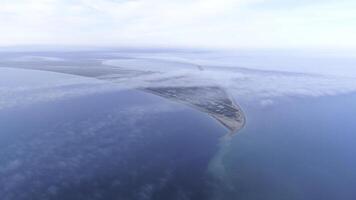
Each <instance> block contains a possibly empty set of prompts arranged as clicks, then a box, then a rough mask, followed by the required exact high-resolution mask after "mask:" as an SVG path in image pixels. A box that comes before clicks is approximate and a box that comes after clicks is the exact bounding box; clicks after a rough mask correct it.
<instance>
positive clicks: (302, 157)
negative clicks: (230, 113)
mask: <svg viewBox="0 0 356 200" xmlns="http://www.w3.org/2000/svg"><path fill="white" fill-rule="evenodd" d="M243 108H244V109H245V113H246V114H247V122H248V123H247V125H246V127H245V128H244V129H243V130H242V131H241V132H240V133H239V134H238V135H236V136H235V137H234V138H233V139H232V141H231V144H230V145H227V147H226V148H227V149H225V152H226V153H225V154H224V157H223V163H224V166H225V171H226V173H227V174H228V176H226V179H225V183H228V184H227V185H221V186H222V187H220V188H219V189H218V192H217V195H218V197H219V199H350V200H351V199H355V198H356V190H355V188H356V171H355V169H356V158H355V155H356V145H355V141H356V121H355V120H356V118H355V116H356V95H355V94H354V95H343V96H337V97H319V98H284V99H279V100H277V101H276V102H275V103H274V104H273V105H272V106H269V107H261V106H256V104H254V103H251V102H247V103H243Z"/></svg>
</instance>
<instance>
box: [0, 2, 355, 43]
mask: <svg viewBox="0 0 356 200" xmlns="http://www.w3.org/2000/svg"><path fill="white" fill-rule="evenodd" d="M355 10H356V1H354V0H169V1H167V0H36V1H33V0H0V46H16V45H89V46H154V47H159V46H165V47H204V48H205V47H217V48H354V47H356V12H355Z"/></svg>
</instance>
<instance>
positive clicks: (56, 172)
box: [0, 90, 226, 200]
mask: <svg viewBox="0 0 356 200" xmlns="http://www.w3.org/2000/svg"><path fill="white" fill-rule="evenodd" d="M0 127H1V132H0V185H1V187H0V196H1V199H2V200H29V199H38V200H40V199H66V200H77V199H139V200H141V199H206V198H208V196H209V195H210V190H209V188H210V187H209V183H210V182H211V181H212V179H210V178H209V174H208V173H207V170H206V168H207V166H208V164H209V162H210V159H211V158H212V157H213V156H214V154H215V153H216V151H217V143H218V141H219V138H220V137H222V136H223V135H224V134H226V130H225V129H224V128H223V127H222V126H221V125H219V124H218V123H217V122H215V121H214V120H213V119H211V118H210V117H208V116H207V115H204V114H202V113H200V112H197V111H195V110H194V109H191V108H189V107H186V106H184V105H181V104H178V103H174V102H171V101H168V100H165V99H163V98H161V97H157V96H154V95H151V94H147V93H144V92H142V91H137V90H135V91H133V90H121V91H116V92H106V93H101V94H90V95H84V96H80V97H72V98H66V99H61V100H56V101H51V102H39V103H33V104H31V105H27V106H18V107H13V108H6V109H2V110H0Z"/></svg>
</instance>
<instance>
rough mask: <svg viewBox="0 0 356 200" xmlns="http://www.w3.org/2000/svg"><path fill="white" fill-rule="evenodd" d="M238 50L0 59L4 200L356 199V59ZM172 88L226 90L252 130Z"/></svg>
mask: <svg viewBox="0 0 356 200" xmlns="http://www.w3.org/2000/svg"><path fill="white" fill-rule="evenodd" d="M279 53H280V52H279ZM239 55H240V56H237V57H236V54H226V53H225V54H215V53H206V52H205V53H204V52H198V53H194V52H193V53H189V52H188V53H187V52H186V53H184V54H182V53H179V52H178V53H177V52H173V53H172V52H171V53H162V52H161V53H159V52H154V53H152V52H150V53H147V52H146V53H137V52H129V53H115V52H79V53H73V52H66V53H57V52H49V53H48V52H46V53H43V52H42V53H41V52H37V53H21V52H20V53H7V54H6V53H4V54H1V55H0V58H1V60H0V199H1V200H33V199H36V200H42V199H43V200H44V199H46V200H62V199H66V200H82V199H83V200H84V199H85V200H111V199H122V200H125V199H130V200H146V199H147V200H149V199H154V200H161V199H162V200H167V199H172V200H188V199H191V200H201V199H204V200H205V199H212V200H232V199H241V200H276V199H288V200H289V199H291V200H304V199H308V200H320V199H323V200H324V199H325V200H329V199H330V200H334V199H343V200H354V199H356V190H355V188H356V171H355V169H356V159H355V155H356V145H355V141H356V131H355V130H356V122H355V120H356V117H355V116H356V93H355V92H356V84H355V83H356V82H355V76H356V75H355V74H354V73H353V72H354V68H353V63H354V60H355V59H346V60H345V63H342V62H340V59H341V58H338V59H334V60H333V58H329V59H331V60H333V62H328V63H329V64H330V65H329V66H327V67H326V68H322V67H321V66H322V65H327V63H326V61H325V60H324V61H323V60H321V59H320V58H319V57H318V56H319V55H318V56H314V57H313V58H312V59H311V60H309V59H306V58H305V56H307V54H303V55H302V56H300V57H298V59H299V58H300V59H302V60H299V61H298V62H296V63H294V64H295V65H289V64H291V63H293V62H292V61H293V60H291V58H290V56H289V55H288V56H286V55H284V54H282V57H283V59H280V60H279V59H278V58H280V56H276V55H275V56H272V57H271V56H270V55H269V54H262V55H263V56H260V58H262V61H263V62H264V61H266V62H267V63H263V62H262V61H261V60H260V61H259V59H256V58H258V56H257V57H256V56H255V55H252V54H251V53H246V54H239ZM285 56H286V57H285ZM159 58H165V59H162V60H160V59H159ZM240 59H242V60H240ZM271 59H272V60H273V62H271ZM294 59H296V58H294ZM298 59H296V60H298ZM239 60H240V63H238V62H239ZM341 60H342V59H341ZM187 61H189V62H188V63H187ZM252 61H254V62H252ZM312 61H313V62H312ZM235 62H237V64H240V65H239V66H233V64H234V63H235ZM340 63H341V64H345V66H344V68H342V69H344V71H343V70H341V71H339V73H335V74H334V73H333V70H334V71H338V70H337V69H336V68H334V65H335V66H336V65H337V64H340ZM310 64H313V65H314V64H315V65H316V66H319V65H320V69H321V70H320V71H323V72H322V73H320V74H316V73H317V72H319V71H318V67H314V68H309V67H308V65H310ZM219 65H226V66H219ZM284 65H288V67H286V68H283V67H281V66H284ZM197 66H198V67H197ZM264 66H266V67H264ZM298 66H303V67H302V68H299V67H298ZM278 67H280V68H283V70H275V68H278ZM280 68H278V69H280ZM329 68H333V70H328V69H329ZM349 68H350V69H352V70H351V71H350V73H347V72H346V71H345V70H346V69H349ZM83 69H84V70H83ZM103 69H104V70H103ZM147 69H151V71H149V70H147ZM304 69H308V70H304ZM197 70H198V71H197ZM274 70H275V71H274ZM58 72H61V73H58ZM103 72H105V73H103ZM113 72H115V73H114V74H112V73H113ZM63 73H65V74H63ZM336 74H337V75H336ZM78 75H79V76H78ZM112 75H115V76H112ZM167 85H168V86H170V87H172V86H175V87H178V88H179V91H183V90H184V87H185V86H187V87H190V88H206V87H211V86H214V88H218V91H220V92H218V93H217V94H228V95H226V96H229V97H230V96H231V97H232V98H233V99H234V100H235V103H236V104H238V105H239V106H240V107H241V109H242V110H243V114H244V117H245V119H246V123H245V124H244V127H243V128H242V129H241V130H239V131H238V132H234V133H231V131H229V130H227V129H226V127H224V126H223V125H222V123H219V122H218V120H216V118H215V119H214V118H213V117H212V115H211V113H209V112H207V111H206V110H205V111H204V109H199V108H197V107H194V106H191V105H189V103H184V102H183V103H182V101H181V102H179V101H176V100H174V99H175V98H173V97H174V96H171V97H172V98H167V97H165V96H164V95H161V96H157V95H155V94H153V93H150V92H148V91H149V90H147V88H162V87H165V86H167ZM145 88H146V90H145ZM197 91H199V90H197ZM222 91H224V92H222ZM202 94H204V93H202ZM186 95H187V94H186ZM189 95H190V94H189V93H188V96H184V98H190V97H189ZM193 97H194V98H192V99H190V100H189V101H190V102H192V101H193V102H194V101H195V100H199V98H197V97H199V93H198V95H196V94H195V96H193ZM212 97H213V96H209V100H210V99H214V98H212ZM201 98H202V99H204V98H205V96H204V95H202V96H201ZM224 98H226V97H224ZM176 99H177V98H176ZM189 101H187V102H189ZM202 102H203V103H205V102H206V101H202ZM198 103H201V102H199V101H198ZM196 105H200V104H196Z"/></svg>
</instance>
